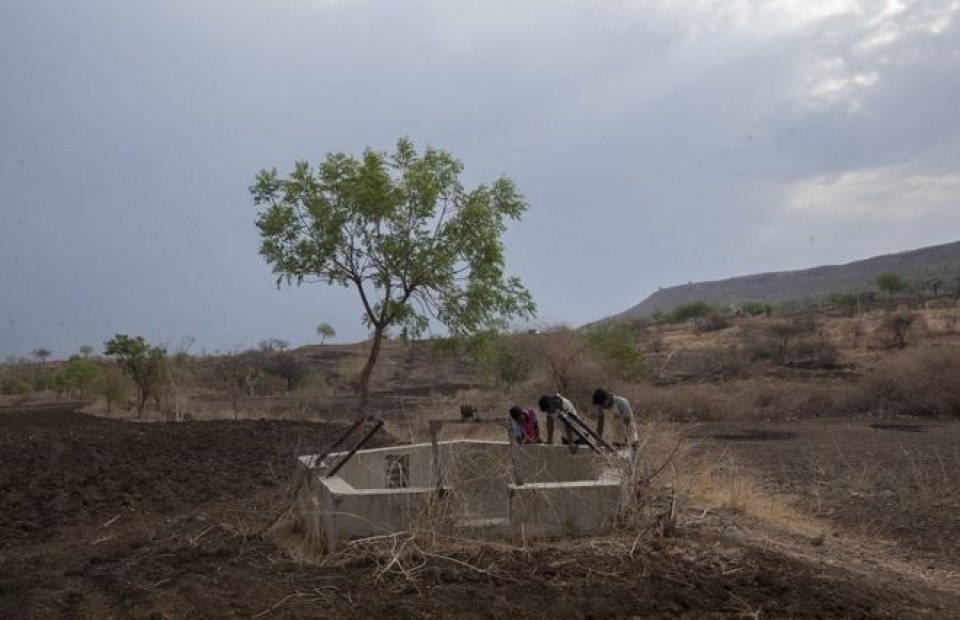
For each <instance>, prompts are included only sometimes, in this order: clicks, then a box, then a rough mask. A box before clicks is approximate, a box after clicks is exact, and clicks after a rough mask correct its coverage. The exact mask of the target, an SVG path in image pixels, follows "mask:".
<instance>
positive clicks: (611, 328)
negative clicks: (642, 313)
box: [587, 321, 647, 381]
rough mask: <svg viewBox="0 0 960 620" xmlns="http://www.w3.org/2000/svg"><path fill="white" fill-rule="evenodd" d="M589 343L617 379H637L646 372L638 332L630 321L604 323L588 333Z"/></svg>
mask: <svg viewBox="0 0 960 620" xmlns="http://www.w3.org/2000/svg"><path fill="white" fill-rule="evenodd" d="M587 343H588V345H589V347H590V349H591V351H592V352H593V354H594V355H595V356H596V357H597V358H598V360H599V361H600V362H601V363H602V364H603V365H604V366H605V367H606V369H607V371H608V372H610V373H611V374H613V376H615V377H616V378H617V379H619V380H621V381H637V380H639V379H641V378H642V377H643V376H644V375H645V374H646V372H647V365H646V360H645V359H644V356H643V353H642V352H641V351H640V349H639V347H637V342H636V334H635V333H634V331H633V329H632V328H631V327H630V325H629V324H628V323H626V322H623V321H612V322H608V323H602V324H600V325H598V326H596V327H594V328H593V329H591V330H590V331H589V332H588V333H587Z"/></svg>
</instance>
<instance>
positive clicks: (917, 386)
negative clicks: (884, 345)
mask: <svg viewBox="0 0 960 620" xmlns="http://www.w3.org/2000/svg"><path fill="white" fill-rule="evenodd" d="M957 368H960V350H958V349H956V348H954V347H924V348H918V349H913V350H906V351H902V352H899V353H897V354H896V355H892V356H890V357H888V358H886V359H884V360H882V361H881V362H880V363H879V364H878V365H877V367H876V368H875V369H874V371H873V372H872V373H871V374H870V375H868V376H867V377H866V379H865V380H864V382H863V384H862V386H861V394H862V399H863V400H862V402H863V404H864V405H866V406H867V407H868V408H869V409H871V410H873V411H876V412H880V413H892V414H902V415H922V416H945V415H953V416H960V381H957V377H956V373H957Z"/></svg>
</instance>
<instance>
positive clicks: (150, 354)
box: [104, 334, 167, 418]
mask: <svg viewBox="0 0 960 620" xmlns="http://www.w3.org/2000/svg"><path fill="white" fill-rule="evenodd" d="M104 353H105V354H106V355H109V356H111V357H113V358H115V360H116V362H117V365H118V366H119V367H120V369H121V370H123V372H124V373H125V374H126V375H127V376H128V377H130V379H131V380H132V381H133V383H134V385H136V387H137V417H138V418H139V417H140V416H142V415H143V408H144V406H145V405H146V404H147V400H148V399H149V398H150V397H151V396H153V397H156V396H157V395H158V393H159V390H160V385H161V382H162V380H163V364H164V361H165V360H166V356H167V352H166V350H165V349H163V348H162V347H156V346H150V345H149V344H148V343H147V341H146V340H144V339H143V336H136V337H132V338H131V337H130V336H128V335H126V334H117V335H116V336H114V337H113V338H112V339H110V340H108V341H107V342H106V343H104Z"/></svg>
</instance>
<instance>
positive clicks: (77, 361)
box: [63, 358, 101, 400]
mask: <svg viewBox="0 0 960 620" xmlns="http://www.w3.org/2000/svg"><path fill="white" fill-rule="evenodd" d="M100 374H101V370H100V366H99V365H97V364H96V363H95V362H91V361H90V360H86V359H82V358H74V359H72V360H70V361H69V362H67V365H66V367H65V368H64V369H63V376H64V379H65V380H66V384H67V386H68V387H70V388H72V389H74V390H76V392H77V398H79V399H80V400H83V399H84V398H86V395H87V392H88V390H89V389H90V388H91V387H92V386H93V385H94V383H95V382H96V381H97V379H99V378H100Z"/></svg>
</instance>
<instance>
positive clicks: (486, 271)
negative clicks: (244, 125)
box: [250, 138, 535, 403]
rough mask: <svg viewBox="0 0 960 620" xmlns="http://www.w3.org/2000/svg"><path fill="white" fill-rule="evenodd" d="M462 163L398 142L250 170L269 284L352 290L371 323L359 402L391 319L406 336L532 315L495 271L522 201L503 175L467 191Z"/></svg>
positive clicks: (467, 330) (514, 287) (464, 330)
mask: <svg viewBox="0 0 960 620" xmlns="http://www.w3.org/2000/svg"><path fill="white" fill-rule="evenodd" d="M462 171H463V165H462V164H461V163H460V161H458V160H457V159H456V158H454V157H453V156H452V155H451V154H449V153H447V152H445V151H440V150H436V149H433V148H427V149H425V150H424V151H423V152H422V153H418V152H417V150H416V149H415V148H414V145H413V143H412V142H411V141H410V140H408V139H405V138H404V139H400V140H399V141H397V147H396V151H395V152H394V153H384V152H378V151H374V150H372V149H367V150H365V151H364V153H363V155H362V156H361V157H360V158H359V159H358V158H356V157H354V156H352V155H347V154H344V153H336V154H329V155H327V157H326V159H325V160H324V161H322V162H321V163H320V165H319V166H317V167H313V166H311V165H310V164H309V163H307V162H299V163H297V164H296V165H295V166H294V168H293V171H292V172H291V173H290V174H289V176H288V177H286V178H281V177H280V176H279V175H278V174H277V171H276V169H273V170H261V171H260V173H259V174H258V175H257V178H256V182H255V183H254V185H253V186H252V187H251V188H250V191H251V193H252V195H253V200H254V202H255V204H257V205H260V206H263V207H264V210H263V211H261V212H260V213H259V216H258V218H257V222H256V224H257V227H258V228H259V230H260V236H261V245H260V254H261V255H262V256H263V257H264V259H265V260H266V261H267V263H269V264H270V265H271V267H272V268H273V272H274V274H276V276H277V286H280V285H281V284H282V283H283V282H286V283H287V285H292V284H294V283H295V284H297V285H299V284H302V283H304V282H313V281H318V282H322V283H325V284H328V285H337V286H342V287H347V288H352V289H354V290H355V291H356V293H357V295H358V296H359V298H360V303H361V304H362V307H363V315H362V316H363V321H364V323H365V325H366V326H367V327H369V328H371V329H372V331H373V338H372V340H371V345H370V352H369V355H368V357H367V361H366V363H365V364H364V366H363V369H362V370H361V371H360V376H359V378H358V387H359V390H360V399H361V403H366V402H367V400H368V397H369V384H370V376H371V375H372V373H373V369H374V367H375V365H376V363H377V358H378V356H379V353H380V348H381V345H382V341H383V335H384V333H385V332H386V331H387V330H388V328H390V327H391V326H395V327H397V328H398V329H399V330H400V332H401V336H402V337H409V338H415V337H418V336H420V335H422V334H423V333H425V332H426V331H427V328H428V326H429V324H430V320H431V319H435V320H437V321H439V322H440V323H442V324H443V325H445V326H446V327H447V329H448V330H449V331H450V333H451V334H452V335H454V336H463V335H470V334H474V333H478V332H481V331H484V330H487V329H497V328H502V327H503V325H504V323H505V322H506V321H507V320H508V319H510V318H511V317H519V318H529V317H532V316H533V315H534V312H535V306H534V303H533V300H532V298H531V296H530V293H529V292H528V291H527V290H526V289H525V288H524V287H523V285H522V284H521V282H520V280H519V279H518V278H516V277H508V276H507V275H506V274H505V273H504V269H505V266H504V263H505V261H504V251H503V243H502V241H501V236H502V234H503V232H504V231H505V230H506V223H505V220H507V219H513V220H517V219H519V218H520V216H521V215H522V214H523V212H524V211H526V209H527V208H528V205H527V203H526V202H524V200H523V197H522V196H521V195H520V193H519V192H518V190H517V188H516V186H515V185H514V183H513V181H511V180H510V179H508V178H506V177H501V178H499V179H497V180H496V181H494V182H493V183H491V184H489V185H486V184H483V185H479V186H477V187H476V188H474V189H471V190H468V189H466V188H465V187H464V186H463V185H462V183H461V181H460V174H461V172H462Z"/></svg>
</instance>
